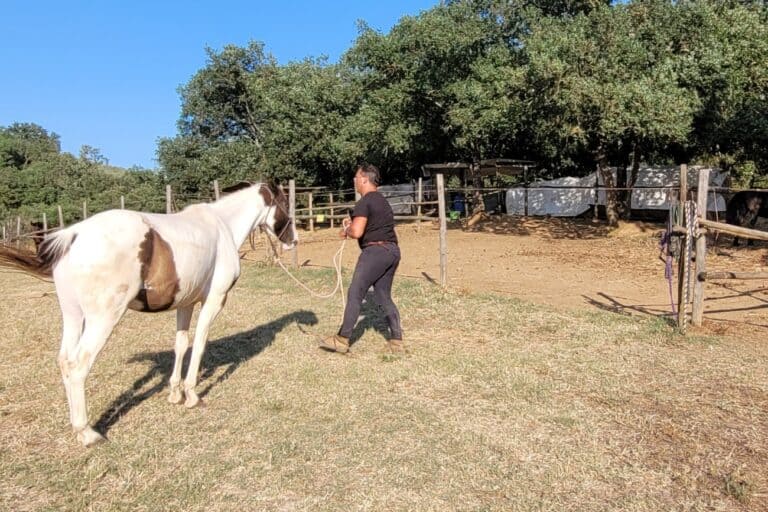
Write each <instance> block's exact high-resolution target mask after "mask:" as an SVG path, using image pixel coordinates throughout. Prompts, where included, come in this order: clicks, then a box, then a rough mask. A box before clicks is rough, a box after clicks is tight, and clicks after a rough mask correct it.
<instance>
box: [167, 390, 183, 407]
mask: <svg viewBox="0 0 768 512" xmlns="http://www.w3.org/2000/svg"><path fill="white" fill-rule="evenodd" d="M183 399H184V396H183V395H182V394H181V390H180V389H174V390H173V391H171V394H170V395H168V401H169V402H170V403H172V404H174V405H178V404H180V403H181V401H182V400H183Z"/></svg>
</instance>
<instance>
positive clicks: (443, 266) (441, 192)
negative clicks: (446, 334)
mask: <svg viewBox="0 0 768 512" xmlns="http://www.w3.org/2000/svg"><path fill="white" fill-rule="evenodd" d="M437 204H438V211H439V214H440V286H442V287H443V288H445V287H446V285H447V284H448V241H447V240H446V237H447V232H448V227H447V225H446V219H445V182H444V179H443V175H442V173H441V174H438V175H437Z"/></svg>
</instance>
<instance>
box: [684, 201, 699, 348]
mask: <svg viewBox="0 0 768 512" xmlns="http://www.w3.org/2000/svg"><path fill="white" fill-rule="evenodd" d="M684 213H685V223H686V226H685V227H686V231H687V232H686V236H685V253H684V254H681V255H680V257H681V258H683V257H684V258H686V265H685V275H684V276H681V277H682V278H683V280H684V281H685V282H684V284H683V300H682V301H681V302H682V303H681V304H680V308H681V309H682V313H683V325H682V326H681V329H680V330H681V331H682V333H683V334H685V331H686V328H687V327H688V325H687V324H688V297H689V296H690V293H691V277H692V274H693V272H692V271H691V260H692V256H693V239H694V238H697V237H698V236H699V222H698V218H697V215H698V212H697V209H696V203H694V202H693V201H686V202H685V205H684Z"/></svg>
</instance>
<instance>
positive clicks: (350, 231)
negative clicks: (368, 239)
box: [341, 217, 368, 239]
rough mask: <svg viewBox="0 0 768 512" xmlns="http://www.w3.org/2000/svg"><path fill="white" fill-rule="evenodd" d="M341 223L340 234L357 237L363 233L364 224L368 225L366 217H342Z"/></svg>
mask: <svg viewBox="0 0 768 512" xmlns="http://www.w3.org/2000/svg"><path fill="white" fill-rule="evenodd" d="M342 225H343V226H344V228H343V229H342V230H341V235H342V236H347V237H349V238H355V239H357V238H360V237H361V236H363V233H365V226H367V225H368V217H354V218H352V220H349V219H344V220H343V221H342Z"/></svg>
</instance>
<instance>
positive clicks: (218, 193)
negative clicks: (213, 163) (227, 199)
mask: <svg viewBox="0 0 768 512" xmlns="http://www.w3.org/2000/svg"><path fill="white" fill-rule="evenodd" d="M213 196H214V197H215V198H216V200H217V201H218V200H219V198H220V197H221V191H220V190H219V180H213Z"/></svg>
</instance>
